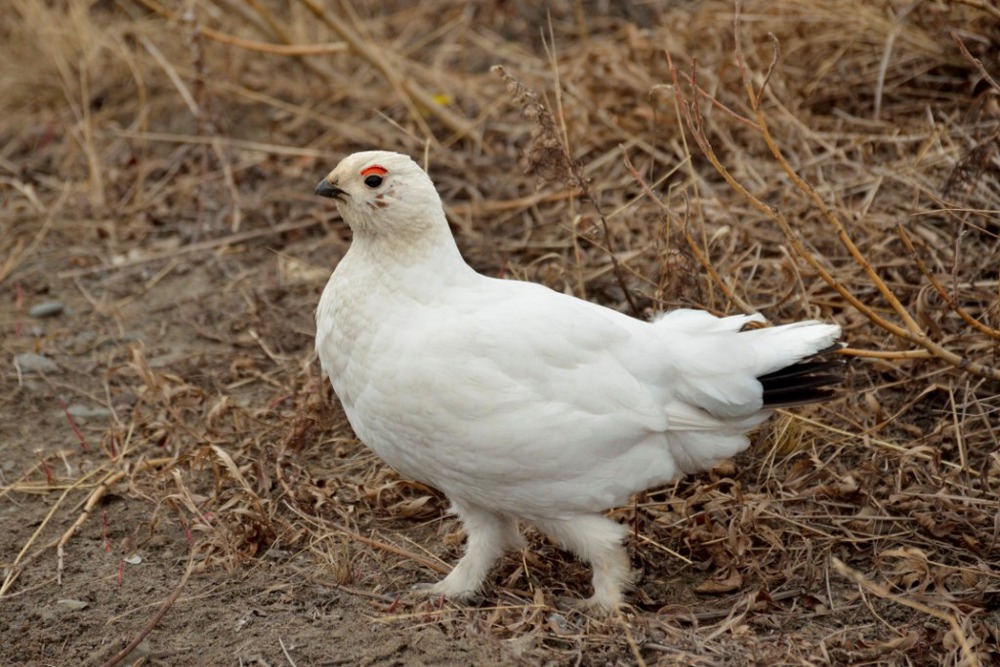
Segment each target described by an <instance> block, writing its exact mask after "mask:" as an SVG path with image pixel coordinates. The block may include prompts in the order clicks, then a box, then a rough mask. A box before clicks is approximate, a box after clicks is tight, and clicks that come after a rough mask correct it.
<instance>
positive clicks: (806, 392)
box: [757, 345, 846, 408]
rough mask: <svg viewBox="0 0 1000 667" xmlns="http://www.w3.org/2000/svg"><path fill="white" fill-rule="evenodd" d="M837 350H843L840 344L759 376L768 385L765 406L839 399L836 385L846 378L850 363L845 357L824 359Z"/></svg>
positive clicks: (764, 384)
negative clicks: (845, 373) (847, 365)
mask: <svg viewBox="0 0 1000 667" xmlns="http://www.w3.org/2000/svg"><path fill="white" fill-rule="evenodd" d="M834 349H840V346H839V345H838V346H835V347H832V348H828V349H827V350H822V351H820V352H819V353H818V354H817V355H816V356H813V357H810V358H809V359H806V360H804V361H800V362H798V363H795V364H792V365H791V366H786V367H785V368H782V369H779V370H776V371H774V372H772V373H768V374H767V375H761V376H760V377H758V378H757V379H758V380H759V381H760V383H761V385H763V387H764V407H765V408H787V407H792V406H795V405H805V404H807V403H820V402H822V401H828V400H830V399H832V398H835V397H836V395H837V391H836V388H835V387H836V386H837V385H840V384H842V383H843V381H844V367H845V365H846V364H845V361H844V360H843V359H842V358H841V359H823V358H822V356H823V355H824V353H826V352H829V351H831V350H834Z"/></svg>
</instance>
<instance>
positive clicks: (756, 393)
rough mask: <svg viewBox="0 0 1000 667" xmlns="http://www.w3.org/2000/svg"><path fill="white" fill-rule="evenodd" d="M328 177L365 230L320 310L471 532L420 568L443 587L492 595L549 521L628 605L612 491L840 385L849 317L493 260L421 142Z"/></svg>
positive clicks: (729, 441)
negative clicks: (501, 574) (512, 560)
mask: <svg viewBox="0 0 1000 667" xmlns="http://www.w3.org/2000/svg"><path fill="white" fill-rule="evenodd" d="M315 194H317V195H320V196H322V197H326V198H330V199H333V200H334V202H335V204H336V208H337V209H338V211H339V213H340V215H341V217H342V218H343V220H344V222H346V223H347V225H348V226H349V227H350V229H351V232H352V239H351V243H350V246H349V248H348V250H347V252H346V253H345V255H344V256H343V258H342V259H341V260H340V261H339V263H338V264H337V266H336V267H335V269H334V271H333V273H332V275H331V276H330V279H329V282H328V283H327V284H326V287H325V288H324V290H323V292H322V296H321V298H320V301H319V305H318V307H317V310H316V351H317V355H318V357H319V360H320V364H321V366H322V369H323V371H324V373H325V374H326V375H327V376H328V377H329V378H330V381H331V383H332V385H333V389H334V392H335V393H336V395H337V397H338V398H339V400H340V403H341V404H342V406H343V409H344V412H345V414H346V416H347V419H348V421H349V423H350V425H351V427H352V429H353V430H354V432H355V434H356V435H357V437H358V439H359V440H360V441H361V442H362V443H364V444H365V445H366V446H367V447H368V448H370V449H371V450H372V451H374V452H375V454H377V455H378V456H379V457H380V458H381V459H382V460H384V461H385V462H386V463H387V464H388V465H389V466H391V467H392V468H394V469H395V470H397V471H398V472H399V473H400V474H402V475H404V476H406V477H410V478H412V479H414V480H416V481H418V482H420V483H422V484H425V485H429V486H431V487H434V488H436V489H437V490H439V491H440V492H442V493H443V494H444V495H445V496H446V497H447V498H448V500H449V503H450V512H451V513H453V514H454V515H456V516H457V517H458V519H459V520H460V521H461V524H462V527H463V529H464V532H465V535H466V543H465V550H464V554H463V555H462V556H461V558H460V559H459V560H458V562H457V564H456V565H455V566H454V568H453V569H452V570H451V571H450V573H449V574H448V575H447V576H446V577H444V578H443V579H442V580H440V581H437V582H435V583H431V584H422V585H417V586H414V588H415V589H416V590H419V591H422V592H423V593H425V594H427V595H430V596H435V597H439V598H440V597H441V596H443V597H444V598H446V599H448V600H450V601H454V602H456V603H460V604H461V603H466V602H471V601H475V600H476V599H479V598H480V596H481V595H482V593H483V591H484V588H485V587H486V581H487V578H488V575H489V572H490V570H491V568H492V567H493V565H494V564H495V563H496V562H497V561H498V560H499V559H500V558H501V557H502V556H503V555H504V554H505V553H506V552H508V551H510V550H515V549H521V548H524V547H525V541H524V539H523V537H522V534H521V527H522V525H533V526H534V527H535V528H536V529H538V530H539V531H540V532H542V533H543V534H545V535H547V536H548V537H549V538H551V539H552V540H554V541H555V542H556V543H558V544H559V545H560V546H561V547H563V548H564V549H566V550H568V551H570V552H572V553H573V554H575V555H576V556H577V557H578V558H580V559H581V560H582V561H584V562H586V563H589V565H590V566H591V568H592V581H591V584H592V588H593V593H592V594H591V596H590V597H589V598H586V599H585V600H581V601H579V602H578V605H579V606H580V607H581V608H582V609H583V610H585V611H588V612H593V613H594V614H595V615H605V616H606V615H611V614H615V613H618V612H619V611H620V609H621V607H622V605H623V604H624V600H625V597H624V596H625V594H626V591H627V589H628V587H629V586H630V585H631V580H632V574H633V573H632V571H631V567H630V561H629V558H628V553H627V550H626V549H625V546H624V544H623V540H624V538H625V537H626V535H627V532H628V529H627V527H626V526H624V525H622V524H620V523H618V522H616V521H614V520H613V519H611V518H609V517H608V516H606V511H607V510H609V509H613V508H615V507H620V506H622V505H624V504H626V503H627V502H628V499H629V497H630V496H631V495H633V494H635V493H637V492H641V491H643V490H647V489H650V488H653V487H656V486H660V485H663V484H665V483H667V482H670V481H672V480H675V479H676V478H678V477H680V476H682V475H684V474H688V473H693V472H696V471H700V470H706V469H710V468H711V467H712V466H714V465H715V464H717V463H718V462H719V461H721V460H723V459H726V458H729V457H732V456H733V455H735V454H736V453H738V452H740V451H742V450H743V449H745V448H746V447H747V446H748V444H749V440H748V438H747V435H746V434H747V432H748V431H751V430H753V429H755V428H756V427H758V426H760V425H761V424H762V423H763V422H764V421H765V420H766V419H767V418H768V417H769V416H770V415H771V414H772V412H773V411H774V410H775V409H776V408H779V407H788V406H795V405H801V404H805V403H813V402H818V401H823V400H828V399H831V398H833V397H835V395H836V394H837V390H836V384H837V383H838V382H840V381H841V380H842V373H839V372H838V370H837V369H838V365H839V363H840V362H839V361H837V360H836V359H834V360H832V361H831V360H830V359H829V358H825V357H830V356H831V355H830V354H829V353H830V352H831V351H832V350H833V349H834V348H836V347H837V346H838V345H839V343H838V341H839V339H840V336H841V329H840V327H839V326H838V325H837V324H832V323H823V322H819V321H814V320H809V321H798V322H792V323H789V324H784V325H780V326H759V325H758V323H762V322H763V321H764V318H763V316H761V315H760V314H757V313H755V314H750V315H730V316H722V317H720V316H716V315H714V314H712V313H710V312H707V311H704V310H697V309H690V308H682V309H677V310H671V311H668V312H665V313H662V314H659V315H657V316H655V317H653V318H651V319H650V320H641V319H638V318H634V317H631V316H629V315H625V314H623V313H620V312H618V311H616V310H614V309H611V308H607V307H604V306H601V305H598V304H594V303H591V302H589V301H586V300H583V299H579V298H576V297H573V296H571V295H568V294H563V293H560V292H557V291H554V290H552V289H549V288H548V287H546V286H543V285H540V284H538V283H532V282H528V281H518V280H510V279H502V278H493V277H489V276H486V275H483V274H481V273H478V272H477V271H475V270H474V269H473V268H471V267H470V266H469V265H468V264H467V263H466V262H465V260H464V259H463V257H462V255H461V254H460V252H459V249H458V246H457V244H456V241H455V238H454V236H453V234H452V232H451V228H450V227H449V225H448V221H447V218H446V216H445V212H444V207H443V205H442V201H441V197H440V195H439V194H438V192H437V190H436V188H435V186H434V183H433V182H432V181H431V179H430V177H429V176H428V174H427V173H426V172H425V171H424V169H422V168H421V167H420V166H419V165H418V164H417V163H416V162H415V161H414V160H413V159H412V158H410V157H409V156H407V155H404V154H400V153H394V152H387V151H364V152H359V153H354V154H351V155H348V156H347V157H345V158H343V159H342V160H341V161H340V163H339V164H338V165H337V166H336V167H335V168H334V169H333V171H331V172H330V173H329V174H328V175H327V176H326V177H324V178H323V179H322V180H321V181H320V183H319V185H318V186H317V187H316V189H315Z"/></svg>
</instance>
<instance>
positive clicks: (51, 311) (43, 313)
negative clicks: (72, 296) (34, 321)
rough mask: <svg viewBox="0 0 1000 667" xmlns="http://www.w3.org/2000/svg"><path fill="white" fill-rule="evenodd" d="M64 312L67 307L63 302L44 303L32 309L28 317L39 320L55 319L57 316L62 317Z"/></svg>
mask: <svg viewBox="0 0 1000 667" xmlns="http://www.w3.org/2000/svg"><path fill="white" fill-rule="evenodd" d="M64 310H66V305H65V304H63V302H62V301H43V302H42V303H40V304H38V305H37V306H34V307H32V309H31V310H29V311H28V315H30V316H31V317H37V318H42V317H55V316H56V315H62V313H63V311H64Z"/></svg>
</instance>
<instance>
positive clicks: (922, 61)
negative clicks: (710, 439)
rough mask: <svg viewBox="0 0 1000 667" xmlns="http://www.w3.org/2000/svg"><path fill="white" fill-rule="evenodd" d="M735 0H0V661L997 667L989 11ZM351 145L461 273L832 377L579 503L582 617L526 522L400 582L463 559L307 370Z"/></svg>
mask: <svg viewBox="0 0 1000 667" xmlns="http://www.w3.org/2000/svg"><path fill="white" fill-rule="evenodd" d="M744 4H745V6H744V7H743V9H742V12H743V13H742V18H741V20H740V23H739V26H740V34H739V41H738V43H739V44H740V46H741V49H737V48H736V44H737V35H736V34H735V33H734V18H735V8H734V6H733V4H732V3H729V2H711V1H704V2H669V1H666V0H664V1H663V2H644V3H624V4H621V5H619V4H617V3H610V2H570V1H568V0H567V1H566V2H553V3H549V6H548V7H547V8H545V9H543V8H541V7H540V6H538V5H537V4H536V3H529V2H518V1H514V2H501V1H497V2H468V3H466V2H460V1H458V0H454V1H452V0H449V1H448V2H440V3H423V4H422V5H419V6H417V5H414V4H413V3H403V2H388V3H379V4H378V6H377V7H376V6H375V5H374V4H372V5H370V6H369V4H368V3H354V4H353V5H351V4H349V3H346V2H344V3H340V2H329V3H313V2H308V1H307V0H287V1H279V0H269V1H264V2H254V3H242V2H237V1H236V0H198V1H195V2H180V1H177V2H174V1H170V2H165V3H164V4H163V5H162V6H161V5H160V4H158V3H156V2H153V1H152V0H141V1H138V0H114V1H111V0H53V1H51V2H40V1H37V0H13V1H12V2H10V3H8V4H6V5H4V7H3V8H2V9H0V16H2V17H3V21H2V23H0V26H2V27H0V55H2V57H3V60H4V62H6V63H8V64H10V65H12V66H8V67H5V68H3V70H2V72H0V111H2V114H3V121H2V122H0V230H2V238H0V294H2V299H0V345H2V351H3V355H4V360H3V363H2V365H0V535H3V536H4V537H3V539H0V566H2V571H0V575H2V580H0V637H2V638H3V640H2V642H0V664H5V665H6V664H10V665H15V664H18V665H20V664H25V665H76V664H151V665H286V664H287V665H300V666H301V665H424V664H459V665H464V664H518V665H520V664H529V665H534V664H545V665H619V664H649V665H653V664H662V665H745V664H768V665H784V664H789V665H792V664H795V665H806V664H810V665H814V664H833V665H848V664H850V665H861V664H865V665H942V664H948V665H970V666H971V665H988V664H1000V630H998V627H1000V509H998V508H1000V500H998V497H1000V496H998V491H1000V441H998V437H1000V436H998V434H1000V371H998V370H997V368H1000V363H998V362H1000V287H998V284H1000V283H998V266H1000V262H998V261H997V257H1000V87H997V86H996V80H997V79H998V78H1000V61H998V59H997V54H998V53H1000V11H997V10H996V8H995V6H992V5H990V3H980V2H974V1H972V0H969V1H968V2H932V1H930V0H928V1H926V2H917V3H913V4H909V3H903V2H890V1H888V0H884V1H880V2H873V3H868V2H860V1H858V2H845V3H841V2H833V1H830V2H823V1H820V2H804V1H802V2H798V1H791V0H783V1H781V2H755V1H747V2H745V3H744ZM546 9H547V11H546ZM769 34H771V35H773V37H774V39H776V40H777V42H772V41H771V38H769ZM775 43H776V44H778V45H779V47H780V49H779V51H778V59H777V63H776V67H775V68H774V71H773V73H771V75H770V77H769V78H768V77H767V76H766V75H765V73H766V72H767V70H768V66H769V65H768V64H769V63H770V62H771V59H772V53H775V51H773V50H772V48H773V46H772V45H773V44H775ZM963 51H964V53H963ZM667 53H669V54H670V60H669V61H668V58H667V57H666V54H667ZM670 62H672V63H673V64H674V66H675V69H671V66H670ZM741 62H742V64H743V67H742V69H741ZM495 64H501V65H503V66H504V68H505V70H506V72H507V74H508V77H509V78H508V80H507V81H505V80H504V79H503V78H502V77H501V76H498V75H497V74H496V73H495V72H491V71H490V68H491V67H492V66H493V65H495ZM743 74H746V77H747V80H748V81H749V82H750V86H751V88H752V90H754V91H760V90H761V88H762V87H764V86H765V84H766V88H767V90H766V93H765V94H764V95H763V102H762V103H761V104H759V105H757V104H754V103H753V102H752V101H751V100H749V99H748V96H747V94H746V90H745V87H744V83H743V81H742V78H741V77H742V75H743ZM675 77H676V81H677V83H678V84H679V85H678V86H676V87H674V86H672V85H670V84H672V83H673V82H674V81H675ZM692 77H693V81H694V83H696V84H697V88H696V87H695V86H694V85H692ZM699 90H700V91H701V92H700V93H699V92H698V91H699ZM532 91H533V93H534V94H536V95H537V97H533V96H532V94H533V93H532ZM755 94H756V93H755ZM698 110H700V114H699V113H698ZM762 123H767V132H765V131H764V129H763V127H762V125H761V124H762ZM768 137H771V141H772V146H769V145H768ZM774 147H776V148H777V149H778V150H780V151H781V153H782V155H783V158H781V159H779V158H778V157H777V156H776V154H775V150H774ZM369 148H385V149H392V150H401V151H404V152H408V153H410V154H412V155H414V156H416V157H418V158H423V159H426V160H427V162H428V164H429V169H430V172H431V175H432V177H433V178H434V179H435V181H436V183H437V184H438V186H439V189H440V191H441V193H442V197H443V199H444V200H445V202H446V205H447V207H448V212H449V217H450V220H451V221H452V223H453V228H454V230H455V233H456V238H457V239H458V242H459V245H460V247H461V249H462V251H463V253H464V254H465V256H466V257H467V258H468V260H469V262H470V263H471V264H472V265H473V266H474V267H475V268H476V269H477V270H479V271H481V272H483V273H487V274H489V275H494V276H503V277H511V278H524V279H530V280H534V281H537V282H542V283H545V284H548V285H549V286H551V287H553V288H555V289H559V290H562V291H566V292H568V293H572V294H575V295H577V296H580V297H584V298H588V299H591V300H593V301H597V302H600V303H603V304H605V305H609V306H612V307H615V308H619V309H621V310H622V311H624V312H631V313H632V314H635V315H636V316H639V317H648V316H650V315H651V314H652V313H654V312H655V311H657V310H661V309H664V308H673V307H678V306H693V307H702V308H708V309H711V310H713V311H715V312H718V313H726V312H739V311H740V310H746V311H749V310H756V309H759V310H761V311H762V312H764V313H765V314H766V315H767V316H768V317H769V318H771V319H773V320H774V321H788V320H792V319H802V318H807V317H816V318H820V319H831V320H836V321H838V322H839V323H841V324H842V325H843V327H844V329H845V332H846V337H847V341H848V343H849V346H850V347H849V349H848V351H847V354H848V355H849V356H850V358H851V364H850V367H849V371H848V376H847V379H846V382H845V388H844V392H843V396H842V397H841V398H839V399H838V400H836V401H834V402H832V403H829V404H825V405H822V406H810V407H807V408H803V409H801V410H794V411H791V412H790V413H788V414H785V413H782V414H780V415H778V416H777V417H776V418H775V419H774V420H773V421H772V422H771V423H770V425H769V426H767V427H765V429H764V430H763V431H762V432H761V433H759V434H757V435H756V436H755V437H754V445H753V446H752V447H751V449H750V450H749V451H748V452H746V453H744V454H742V455H741V456H740V457H738V458H737V459H736V460H735V461H733V462H727V463H725V464H723V465H722V466H720V467H719V468H717V469H716V470H714V471H712V472H710V473H705V474H703V475H697V476H692V477H689V478H685V479H683V480H679V481H678V482H676V483H675V484H673V485H671V486H669V487H667V488H664V489H655V490H650V491H649V492H647V493H645V494H641V495H640V496H637V497H636V498H635V499H634V502H633V503H632V504H631V505H630V506H629V507H625V508H621V509H618V510H615V511H614V512H613V513H612V514H613V516H615V517H616V518H618V519H619V520H621V521H623V522H626V523H628V525H630V526H631V527H632V529H633V530H632V533H631V536H630V538H629V541H628V546H629V551H630V555H631V557H632V559H633V566H634V567H635V569H636V571H637V573H638V577H637V582H636V586H635V590H634V591H632V592H631V593H630V594H629V600H628V601H629V605H630V606H629V608H628V609H627V610H626V611H625V612H624V613H623V615H622V616H621V617H620V618H614V619H610V620H602V619H594V618H589V617H587V616H585V615H583V614H581V613H579V612H577V611H573V610H572V608H571V607H570V606H569V605H568V604H567V602H566V601H567V599H573V598H580V597H583V596H585V595H587V594H588V593H589V592H588V590H587V586H588V578H589V576H588V572H587V569H586V568H585V567H584V566H582V565H581V564H579V563H577V562H576V561H574V559H573V558H572V557H571V556H569V555H568V554H566V553H563V552H561V551H560V550H559V549H558V548H557V547H555V546H553V545H552V544H549V543H548V542H546V541H545V540H544V539H543V538H541V537H540V536H538V535H534V534H529V538H530V539H529V541H530V544H531V548H530V549H529V550H527V551H525V552H523V553H518V554H511V555H509V556H508V557H507V558H505V559H504V560H503V561H502V562H501V564H500V565H499V566H498V567H497V569H496V570H495V571H494V573H493V574H492V575H491V581H492V582H493V589H492V590H491V591H489V593H488V594H487V595H486V596H485V597H484V599H483V600H482V601H481V603H480V604H478V605H473V606H469V607H463V606H458V605H453V604H450V603H447V602H442V601H427V600H421V599H417V598H414V597H413V596H411V595H407V594H406V592H407V591H408V589H409V587H410V586H411V585H412V584H414V583H417V582H420V581H427V580H432V579H436V578H438V577H440V576H441V575H442V573H444V572H447V571H448V567H449V566H450V565H451V564H453V563H454V562H455V560H456V559H457V557H458V556H459V555H460V553H461V548H462V537H463V536H462V535H461V533H460V531H459V529H458V526H457V525H456V524H455V522H454V520H453V519H452V518H451V517H449V516H448V515H447V513H446V508H447V505H446V502H445V501H444V499H443V498H442V497H440V496H439V495H438V494H437V492H436V491H434V490H433V489H429V488H426V487H424V486H422V485H420V484H418V483H415V482H412V481H410V480H406V479H402V478H400V477H399V476H398V475H396V474H395V473H394V472H393V471H391V470H390V469H388V468H386V467H385V466H384V465H383V464H381V463H380V462H379V461H378V460H377V459H376V458H375V457H374V456H373V455H372V454H371V453H369V452H368V451H367V450H366V449H365V448H364V446H363V445H361V444H360V443H359V442H358V441H357V440H356V439H355V438H354V436H353V433H352V432H351V430H350V427H349V426H348V425H347V423H346V420H345V418H344V416H343V414H342V412H341V410H340V407H339V404H338V403H337V400H336V397H335V396H334V395H333V394H332V391H331V390H330V388H329V386H328V383H327V382H326V381H325V379H324V378H322V377H321V376H320V373H319V368H318V364H317V363H316V360H315V356H314V353H313V348H312V346H313V334H314V323H313V313H314V310H315V307H316V303H317V302H318V300H319V295H320V292H321V290H322V288H323V285H324V284H325V281H326V279H327V277H328V276H329V273H330V271H331V270H332V269H333V267H334V266H335V265H336V262H337V261H338V259H339V258H340V257H342V256H343V253H344V252H345V251H346V249H347V247H348V245H349V242H350V234H349V231H348V230H347V229H346V228H345V227H344V226H343V225H342V224H340V223H339V222H338V220H337V216H336V213H335V211H334V210H333V207H332V206H331V205H330V204H329V202H327V201H325V200H321V199H318V198H316V197H314V196H313V195H312V190H313V188H314V186H315V185H316V183H317V182H318V180H319V179H320V178H321V177H322V176H323V175H325V174H326V173H327V171H329V169H331V168H332V167H333V166H334V165H335V164H336V162H337V161H338V160H339V159H340V158H341V157H342V156H344V155H345V154H347V153H350V152H353V151H355V150H360V149H369ZM625 155H627V156H628V157H629V159H630V160H631V162H632V163H634V165H635V171H632V170H631V169H630V168H629V164H628V163H626V161H625V159H624V157H623V156H625ZM782 159H783V160H784V162H782ZM797 178H801V179H802V181H798V180H797ZM727 179H731V181H730V180H727ZM741 187H745V188H746V191H747V192H746V193H745V194H744V193H741V191H740V188H741ZM845 239H846V241H845Z"/></svg>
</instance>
